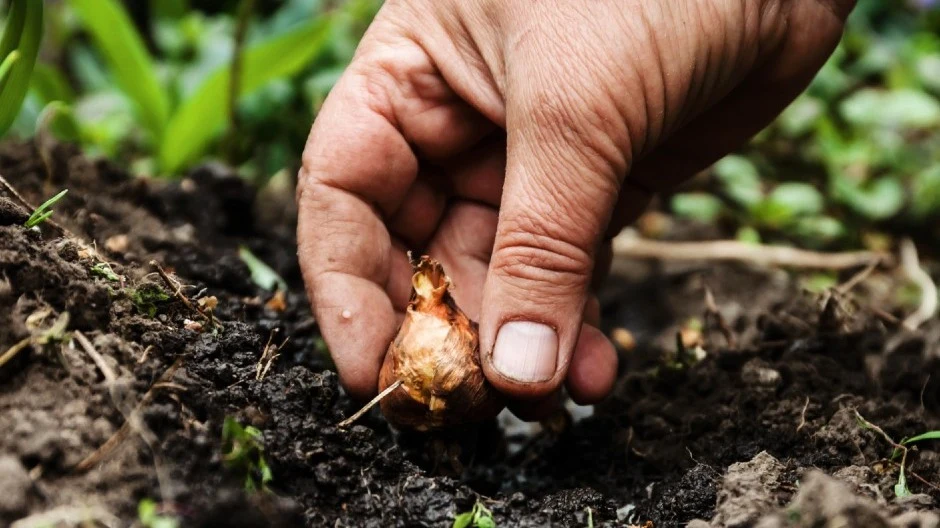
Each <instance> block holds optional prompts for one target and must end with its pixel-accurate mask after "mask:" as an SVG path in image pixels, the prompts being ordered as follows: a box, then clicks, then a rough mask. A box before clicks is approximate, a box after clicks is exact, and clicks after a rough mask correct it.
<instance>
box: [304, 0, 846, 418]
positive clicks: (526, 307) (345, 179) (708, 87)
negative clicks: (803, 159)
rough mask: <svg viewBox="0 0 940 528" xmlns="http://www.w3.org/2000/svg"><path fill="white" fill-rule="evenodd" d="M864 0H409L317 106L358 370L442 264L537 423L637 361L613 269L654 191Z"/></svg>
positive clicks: (342, 332)
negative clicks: (413, 280) (413, 283)
mask: <svg viewBox="0 0 940 528" xmlns="http://www.w3.org/2000/svg"><path fill="white" fill-rule="evenodd" d="M853 4H854V2H853V1H851V0H658V1H654V0H647V1H637V0H633V1H628V0H620V1H614V0H597V1H592V2H584V1H582V0H547V1H540V2H535V1H525V0H388V1H387V2H386V3H385V5H384V6H383V7H382V9H381V11H380V12H379V14H378V16H377V17H376V19H375V21H374V22H373V24H372V26H371V27H370V28H369V30H368V31H367V33H366V35H365V37H364V38H363V40H362V42H361V44H360V46H359V49H358V50H357V53H356V56H355V58H354V60H353V61H352V63H351V64H350V66H349V68H348V69H347V70H346V72H345V73H344V74H343V76H342V78H341V79H340V80H339V82H338V83H337V85H336V87H335V88H334V89H333V91H332V92H331V93H330V95H329V97H328V98H327V100H326V102H325V103H324V105H323V107H322V109H321V111H320V114H319V116H318V117H317V119H316V121H315V123H314V125H313V129H312V131H311V134H310V138H309V140H308V143H307V147H306V150H305V152H304V157H303V168H302V169H301V173H300V181H299V186H298V203H299V207H300V216H299V226H298V244H299V248H300V249H299V258H300V263H301V266H302V269H303V272H304V278H305V281H306V284H307V290H308V293H309V296H310V299H311V302H312V304H313V308H314V311H315V315H316V317H317V321H318V322H319V325H320V329H321V331H322V333H323V337H324V339H325V340H326V343H327V345H328V347H329V349H330V351H331V353H332V355H333V359H334V362H335V364H336V367H337V370H338V372H339V376H340V380H341V382H342V383H343V385H344V386H345V387H346V389H347V390H348V391H349V392H350V393H351V394H352V395H353V396H355V397H359V398H366V397H369V396H371V395H373V394H374V393H375V391H376V390H377V378H378V372H379V368H380V366H381V365H382V360H383V358H384V355H385V351H386V349H387V346H388V344H389V342H390V341H391V339H392V338H393V336H394V335H395V332H396V330H397V327H398V324H399V322H400V320H401V316H402V314H403V311H404V308H405V306H406V305H407V302H408V297H409V293H410V276H411V268H410V265H409V263H408V260H407V257H406V254H405V250H406V249H413V250H415V251H417V252H425V253H428V254H430V255H432V256H433V257H435V258H437V259H438V260H440V261H441V262H442V263H443V264H444V267H445V269H446V270H447V273H448V274H449V275H450V276H451V278H452V279H453V281H454V284H455V287H456V290H455V292H454V296H455V298H456V301H457V303H458V304H459V306H460V307H461V308H462V309H463V310H464V311H465V312H466V313H467V314H468V315H469V316H470V317H471V318H472V319H474V320H477V321H479V323H480V350H481V361H482V363H483V368H484V372H485V373H486V375H487V378H488V379H489V381H490V382H491V383H492V384H493V385H494V386H495V387H496V388H497V389H498V390H500V391H502V392H504V393H505V394H506V395H508V396H509V397H510V398H512V399H514V402H515V403H514V404H512V405H510V407H511V408H513V409H514V411H516V413H517V414H520V415H523V416H527V415H528V416H533V413H534V412H535V411H537V409H539V408H544V407H545V404H544V402H545V401H546V400H547V399H549V398H551V396H552V395H553V394H557V389H558V388H559V387H560V386H561V384H562V383H565V384H566V387H567V389H568V392H569V394H570V395H571V396H572V398H573V399H574V400H575V401H577V402H580V403H591V402H595V401H598V400H599V399H601V398H603V397H604V396H605V395H606V394H607V393H608V392H609V391H610V389H611V387H612V386H613V383H614V378H615V376H616V361H617V360H616V355H615V353H614V349H613V347H612V345H611V344H610V343H609V342H608V341H607V339H606V338H605V337H604V336H603V334H602V333H601V332H600V331H599V330H597V328H596V327H595V326H592V324H593V325H596V324H597V319H598V317H599V314H598V307H597V302H596V300H594V299H593V298H592V296H591V295H590V294H589V287H590V285H591V282H592V278H593V279H595V280H597V279H599V278H602V277H603V276H604V275H605V274H606V272H607V268H608V267H609V263H610V245H609V241H610V239H611V238H612V237H613V236H614V235H615V234H616V233H617V232H618V231H619V230H620V229H621V228H623V227H624V226H625V225H626V224H628V223H630V222H632V221H633V220H635V219H636V217H637V216H638V215H639V214H640V213H641V212H642V210H643V208H644V207H645V205H646V204H647V203H648V201H649V199H650V197H651V196H652V194H654V193H655V192H657V191H660V190H663V189H666V188H668V187H670V186H673V185H675V184H677V183H679V182H681V181H683V180H685V179H687V178H689V177H690V176H692V175H693V174H694V173H695V172H696V171H698V170H700V169H702V168H704V167H706V166H708V165H709V164H711V163H712V162H713V161H715V160H716V159H718V158H720V157H721V156H723V155H724V154H726V153H728V152H729V151H731V150H733V149H735V148H736V147H738V146H739V145H741V144H742V143H743V142H745V141H746V140H747V139H748V138H750V137H751V136H752V135H753V134H755V133H756V132H757V131H759V130H760V129H761V128H762V127H764V126H765V125H766V124H767V123H768V122H770V120H772V119H773V117H775V116H776V115H777V114H778V113H779V112H780V111H781V110H782V109H783V108H784V107H785V106H786V105H787V104H788V103H789V102H790V101H791V100H792V99H793V98H794V97H795V96H796V95H797V94H798V93H799V92H800V91H802V90H803V88H804V87H805V86H806V84H807V83H808V82H809V81H810V79H811V78H812V76H813V75H814V74H815V72H816V71H817V70H818V69H819V67H820V66H821V65H822V64H823V63H824V61H825V59H826V58H827V57H828V56H829V54H830V53H831V51H832V50H833V48H834V47H835V45H836V43H837V42H838V39H839V37H840V35H841V30H842V24H843V21H844V18H845V17H846V16H847V15H848V12H849V10H850V9H851V7H852V5H853Z"/></svg>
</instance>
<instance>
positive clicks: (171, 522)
mask: <svg viewBox="0 0 940 528" xmlns="http://www.w3.org/2000/svg"><path fill="white" fill-rule="evenodd" d="M137 521H138V522H139V523H140V525H141V526H144V527H145V528H177V527H178V526H179V521H178V520H177V519H176V518H175V517H171V516H169V515H162V514H160V513H159V512H158V511H157V503H156V502H154V501H153V499H143V500H141V501H140V502H139V503H137Z"/></svg>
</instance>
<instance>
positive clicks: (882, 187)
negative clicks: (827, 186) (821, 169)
mask: <svg viewBox="0 0 940 528" xmlns="http://www.w3.org/2000/svg"><path fill="white" fill-rule="evenodd" d="M833 194H834V196H835V197H836V199H838V200H839V201H841V202H843V203H845V204H846V205H848V206H849V207H850V208H851V209H852V210H854V211H855V212H856V213H858V214H860V215H862V216H864V217H866V218H868V219H869V220H883V219H885V218H889V217H891V216H894V215H895V214H896V213H897V212H898V211H899V210H900V209H901V207H902V206H903V205H904V188H903V187H902V186H901V183H900V182H899V181H898V180H897V178H896V177H891V176H886V177H882V178H878V179H877V180H875V181H874V182H872V183H871V184H870V185H867V186H864V187H863V186H860V185H858V184H856V183H855V182H853V181H851V180H849V179H848V178H845V177H841V176H840V177H837V178H835V179H834V181H833Z"/></svg>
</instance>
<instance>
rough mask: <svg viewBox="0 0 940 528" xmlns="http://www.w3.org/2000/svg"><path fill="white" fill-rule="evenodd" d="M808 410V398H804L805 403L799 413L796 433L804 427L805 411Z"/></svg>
mask: <svg viewBox="0 0 940 528" xmlns="http://www.w3.org/2000/svg"><path fill="white" fill-rule="evenodd" d="M807 409H809V396H807V397H806V403H804V404H803V411H802V412H800V425H797V426H796V432H798V433H799V432H800V431H802V430H803V428H804V427H806V410H807Z"/></svg>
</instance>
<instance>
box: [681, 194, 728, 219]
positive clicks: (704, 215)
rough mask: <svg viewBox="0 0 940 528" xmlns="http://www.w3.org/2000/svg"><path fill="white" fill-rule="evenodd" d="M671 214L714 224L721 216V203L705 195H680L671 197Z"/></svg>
mask: <svg viewBox="0 0 940 528" xmlns="http://www.w3.org/2000/svg"><path fill="white" fill-rule="evenodd" d="M671 205H672V212H673V213H675V214H676V215H678V216H682V217H685V218H691V219H693V220H698V221H699V222H705V223H711V222H714V221H715V219H716V218H718V215H719V214H721V208H722V205H721V201H720V200H718V198H715V197H714V196H712V195H710V194H707V193H681V194H677V195H675V196H673V197H672V204H671Z"/></svg>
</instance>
